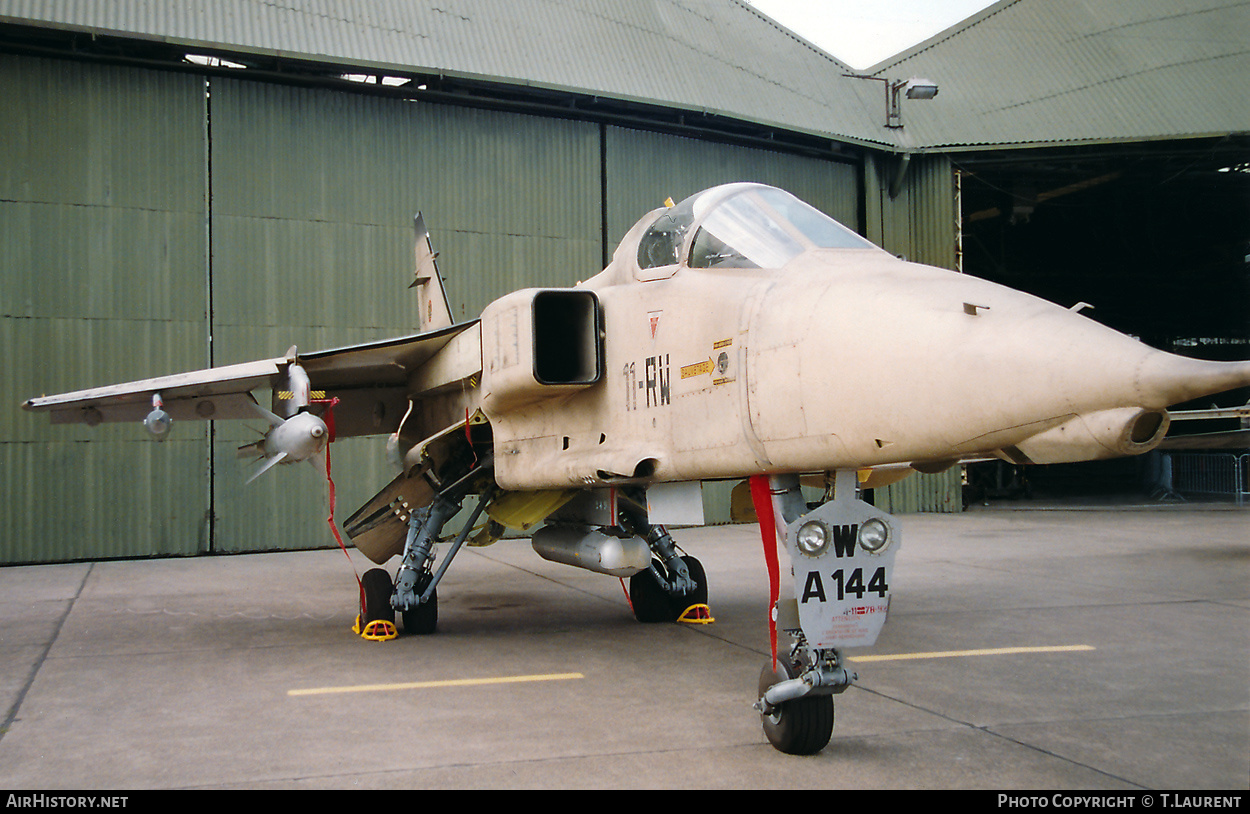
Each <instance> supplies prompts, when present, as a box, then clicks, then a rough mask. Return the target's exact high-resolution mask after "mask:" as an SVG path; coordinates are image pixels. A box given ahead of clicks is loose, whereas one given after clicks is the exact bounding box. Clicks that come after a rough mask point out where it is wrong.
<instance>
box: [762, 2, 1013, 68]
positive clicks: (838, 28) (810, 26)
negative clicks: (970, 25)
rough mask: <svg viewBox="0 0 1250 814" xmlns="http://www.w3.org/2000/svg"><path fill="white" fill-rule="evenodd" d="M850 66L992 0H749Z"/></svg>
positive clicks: (899, 47) (869, 61)
mask: <svg viewBox="0 0 1250 814" xmlns="http://www.w3.org/2000/svg"><path fill="white" fill-rule="evenodd" d="M747 2H749V3H750V4H751V5H753V6H755V8H757V9H759V10H760V11H762V12H763V13H765V14H767V15H768V16H769V17H772V18H773V19H774V20H776V21H777V22H779V23H781V24H782V25H784V26H785V27H786V28H789V29H790V30H791V31H794V32H795V33H796V34H798V35H799V36H801V37H803V38H804V39H805V40H808V41H809V42H811V43H813V44H814V45H818V46H820V47H821V48H823V49H824V50H826V51H828V52H829V53H830V54H833V55H834V56H835V57H837V58H838V59H840V60H842V61H843V62H845V63H847V64H848V65H850V66H851V67H852V68H867V67H868V66H870V65H875V64H876V63H878V62H880V61H881V60H883V59H885V58H886V57H889V56H893V55H894V54H897V53H898V52H900V51H903V50H905V49H907V48H910V47H911V46H913V45H915V44H916V43H918V42H923V41H924V40H927V39H928V38H929V37H931V36H933V35H934V34H936V33H938V32H939V31H941V30H942V29H944V28H949V27H950V26H952V25H954V24H955V23H957V22H959V21H960V20H963V19H966V18H967V17H970V16H971V15H973V14H975V13H976V12H978V11H980V10H981V9H983V8H985V7H986V6H989V5H992V3H993V0H747Z"/></svg>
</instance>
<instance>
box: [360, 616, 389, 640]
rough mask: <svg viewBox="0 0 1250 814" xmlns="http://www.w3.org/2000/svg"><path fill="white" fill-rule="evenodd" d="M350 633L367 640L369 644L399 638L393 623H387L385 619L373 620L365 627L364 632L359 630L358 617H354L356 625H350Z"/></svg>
mask: <svg viewBox="0 0 1250 814" xmlns="http://www.w3.org/2000/svg"><path fill="white" fill-rule="evenodd" d="M352 633H355V634H356V635H358V636H361V637H363V638H365V639H368V640H369V641H371V642H385V641H388V640H390V639H397V638H399V631H398V630H396V628H395V623H394V622H388V621H386V620H385V619H374V620H373V621H372V622H370V623H369V624H367V625H365V627H364V630H361V629H360V615H359V614H357V615H356V623H355V624H354V625H352Z"/></svg>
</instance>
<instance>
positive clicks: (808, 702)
mask: <svg viewBox="0 0 1250 814" xmlns="http://www.w3.org/2000/svg"><path fill="white" fill-rule="evenodd" d="M798 672H799V671H798V670H797V669H796V667H795V666H794V665H792V664H791V663H790V662H789V660H787V659H785V658H778V659H777V669H776V671H774V670H773V666H772V664H771V663H770V664H765V665H764V669H763V670H762V671H760V683H759V695H760V697H761V698H763V697H764V695H765V694H766V693H767V692H768V690H769V688H771V687H774V686H776V685H777V684H780V683H781V682H783V681H789V680H790V679H792V678H794V677H796V676H797V675H798ZM760 722H761V723H762V724H763V726H764V736H765V737H766V738H768V742H769V743H771V744H772V745H773V747H774V748H775V749H777V751H779V752H784V753H786V754H787V755H814V754H816V753H817V752H819V751H820V750H821V749H824V748H825V747H826V746H827V745H828V744H829V739H830V738H831V737H833V696H832V695H808V696H804V697H802V698H795V699H793V700H791V701H782V702H781V703H779V704H776V705H775V706H771V707H765V708H764V709H762V710H761V711H760Z"/></svg>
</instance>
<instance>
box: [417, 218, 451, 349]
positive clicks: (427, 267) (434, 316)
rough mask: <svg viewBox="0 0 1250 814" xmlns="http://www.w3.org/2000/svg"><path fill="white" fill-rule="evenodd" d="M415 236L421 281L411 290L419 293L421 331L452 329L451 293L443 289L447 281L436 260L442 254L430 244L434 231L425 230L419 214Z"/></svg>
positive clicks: (418, 271) (418, 276)
mask: <svg viewBox="0 0 1250 814" xmlns="http://www.w3.org/2000/svg"><path fill="white" fill-rule="evenodd" d="M413 231H414V232H415V240H414V243H415V254H416V267H415V268H416V274H417V279H415V280H413V281H412V284H411V285H409V286H408V287H409V288H415V289H417V297H418V306H419V310H420V313H419V321H418V325H419V326H420V330H421V331H433V330H436V329H438V328H446V327H449V326H450V325H452V323H453V322H454V320H452V318H451V307H450V306H449V305H448V304H447V290H446V289H445V288H443V278H442V276H440V275H439V273H438V263H437V262H436V258H437V257H438V252H436V251H434V246H433V244H432V243H430V231H429V230H428V229H426V228H425V219H424V218H423V217H421V213H420V212H418V213H417V216H416V217H415V218H413Z"/></svg>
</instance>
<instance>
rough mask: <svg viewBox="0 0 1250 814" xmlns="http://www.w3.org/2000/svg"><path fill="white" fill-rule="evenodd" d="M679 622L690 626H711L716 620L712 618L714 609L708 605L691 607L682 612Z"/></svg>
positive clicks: (678, 618)
mask: <svg viewBox="0 0 1250 814" xmlns="http://www.w3.org/2000/svg"><path fill="white" fill-rule="evenodd" d="M677 621H678V622H685V623H686V624H688V625H710V624H712V623H713V622H715V621H716V620H715V619H713V618H712V609H711V608H709V607H708V606H707V605H691V606H690V607H688V608H686V609H685V610H684V611H682V613H681V616H678V617H677Z"/></svg>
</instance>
